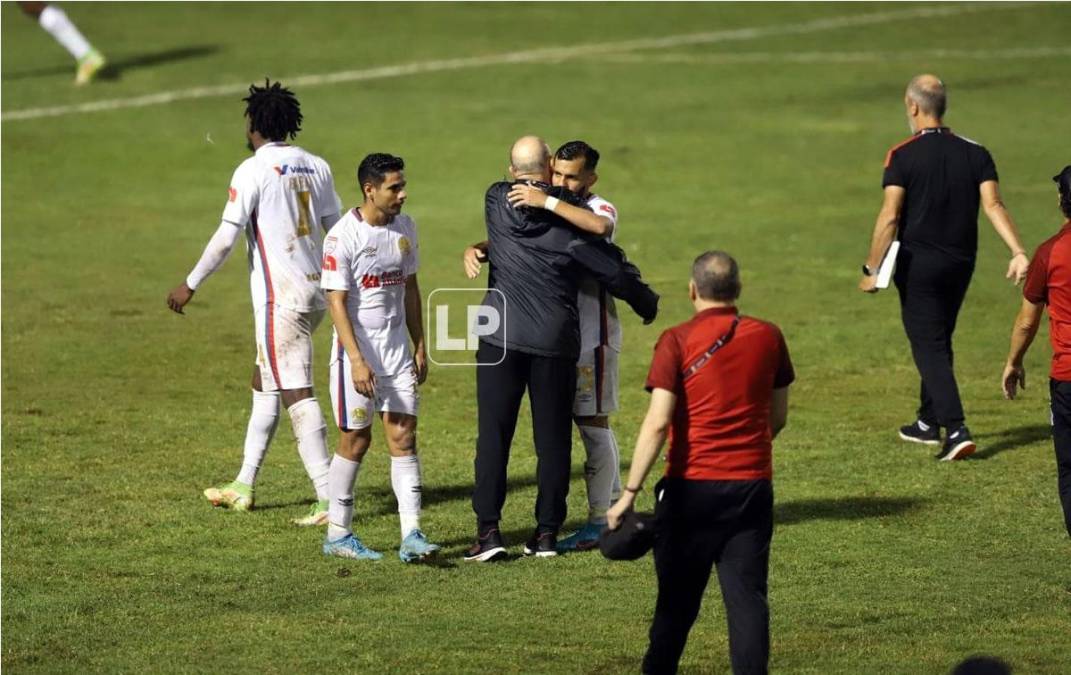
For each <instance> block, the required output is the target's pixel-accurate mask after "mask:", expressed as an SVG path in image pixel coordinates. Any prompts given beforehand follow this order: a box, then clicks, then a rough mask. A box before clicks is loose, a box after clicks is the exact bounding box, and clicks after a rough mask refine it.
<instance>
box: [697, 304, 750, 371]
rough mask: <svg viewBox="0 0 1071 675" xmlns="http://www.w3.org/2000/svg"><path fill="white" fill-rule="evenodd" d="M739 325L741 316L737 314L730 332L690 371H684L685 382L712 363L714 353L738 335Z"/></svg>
mask: <svg viewBox="0 0 1071 675" xmlns="http://www.w3.org/2000/svg"><path fill="white" fill-rule="evenodd" d="M739 323H740V315H739V314H737V315H736V316H735V317H733V325H731V326H729V330H727V331H726V332H725V335H722V336H721V337H720V338H718V341H717V342H715V343H714V346H713V347H711V348H710V349H708V350H707V351H706V353H705V354H703V355H702V356H700V357H699V358H698V359H696V360H695V361H694V362H693V363H692V365H691V367H689V368H688V370H686V371H684V379H685V380H687V379H688V378H689V377H691V376H692V375H695V374H696V373H697V372H699V369H700V368H702V367H703V366H705V365H707V362H708V361H710V357H712V356H714V352H716V351H718V350H719V349H721V348H722V347H724V346H725V343H726V342H728V341H729V340H732V339H733V334H734V333H736V326H737V325H738V324H739Z"/></svg>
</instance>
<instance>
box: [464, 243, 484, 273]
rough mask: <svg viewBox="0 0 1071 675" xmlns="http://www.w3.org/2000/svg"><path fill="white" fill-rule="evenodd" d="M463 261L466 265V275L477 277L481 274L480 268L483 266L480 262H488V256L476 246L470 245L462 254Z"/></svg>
mask: <svg viewBox="0 0 1071 675" xmlns="http://www.w3.org/2000/svg"><path fill="white" fill-rule="evenodd" d="M461 261H462V262H463V263H464V265H465V276H467V277H468V278H469V279H475V278H476V277H478V276H480V269H481V268H482V267H483V266H482V265H481V264H480V263H485V262H487V256H486V255H484V254H483V251H481V250H480V249H478V248H476V247H475V246H469V247H468V248H466V249H465V254H464V255H463V256H461Z"/></svg>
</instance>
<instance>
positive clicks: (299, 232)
mask: <svg viewBox="0 0 1071 675" xmlns="http://www.w3.org/2000/svg"><path fill="white" fill-rule="evenodd" d="M338 210H339V206H338V196H337V195H336V194H335V184H334V180H333V179H332V177H331V168H330V167H329V166H328V165H327V162H325V161H324V160H323V159H321V158H319V157H317V156H316V155H313V154H311V153H309V152H306V151H305V150H302V149H301V148H299V147H297V146H295V145H289V144H287V143H266V144H264V145H262V146H260V147H259V148H257V151H256V152H255V153H254V154H253V156H252V157H250V158H249V159H247V160H245V161H244V162H242V163H241V164H240V165H239V166H238V168H237V169H235V171H234V176H233V177H232V178H231V187H230V190H229V195H228V200H227V206H226V207H225V208H224V209H223V220H225V221H227V222H228V223H231V224H232V225H235V226H237V227H241V228H244V229H245V234H246V250H247V253H248V257H249V287H250V291H251V293H252V296H253V306H254V307H260V306H262V305H279V306H280V307H286V308H287V309H293V310H295V311H299V312H307V311H311V310H315V309H323V308H324V307H326V303H325V302H324V297H323V293H322V292H321V291H320V258H321V242H322V240H323V239H322V232H321V226H320V220H321V218H324V217H327V216H330V215H332V214H336V213H338Z"/></svg>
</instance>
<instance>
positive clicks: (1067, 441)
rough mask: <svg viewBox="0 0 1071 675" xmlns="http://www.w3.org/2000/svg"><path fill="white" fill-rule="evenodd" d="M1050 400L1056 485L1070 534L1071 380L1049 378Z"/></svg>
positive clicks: (1069, 533)
mask: <svg viewBox="0 0 1071 675" xmlns="http://www.w3.org/2000/svg"><path fill="white" fill-rule="evenodd" d="M1049 394H1050V396H1051V400H1052V442H1053V445H1055V446H1056V485H1057V489H1058V490H1059V492H1060V503H1061V504H1062V505H1063V508H1064V525H1065V526H1066V527H1067V534H1068V536H1071V382H1061V381H1060V380H1049Z"/></svg>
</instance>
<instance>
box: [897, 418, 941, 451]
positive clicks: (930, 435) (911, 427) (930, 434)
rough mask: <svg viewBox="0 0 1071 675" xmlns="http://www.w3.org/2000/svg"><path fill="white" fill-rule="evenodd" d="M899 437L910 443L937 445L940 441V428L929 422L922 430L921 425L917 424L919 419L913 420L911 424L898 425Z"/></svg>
mask: <svg viewBox="0 0 1071 675" xmlns="http://www.w3.org/2000/svg"><path fill="white" fill-rule="evenodd" d="M900 438H902V439H903V440H905V441H911V442H912V443H925V444H926V445H937V444H938V443H940V442H941V428H940V427H938V426H937V425H936V424H931V425H929V428H928V429H926V430H925V431H923V430H922V427H920V426H919V421H918V420H915V421H914V422H912V423H911V424H908V425H906V426H902V427H900Z"/></svg>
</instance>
